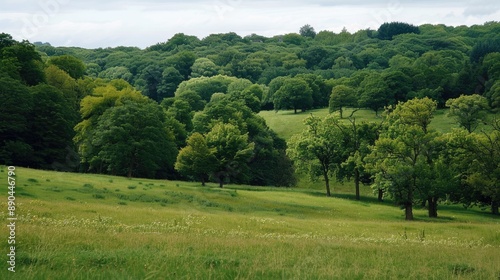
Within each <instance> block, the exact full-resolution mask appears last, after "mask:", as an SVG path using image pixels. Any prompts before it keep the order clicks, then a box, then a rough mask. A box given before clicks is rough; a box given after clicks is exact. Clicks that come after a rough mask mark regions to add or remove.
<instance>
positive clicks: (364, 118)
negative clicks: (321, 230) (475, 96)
mask: <svg viewBox="0 0 500 280" xmlns="http://www.w3.org/2000/svg"><path fill="white" fill-rule="evenodd" d="M351 112H352V109H350V108H347V109H345V111H344V121H346V122H347V119H346V118H347V117H348V116H349V115H350V114H351ZM447 113H448V110H447V109H441V110H437V111H436V112H435V113H434V118H433V119H432V122H431V124H430V127H431V128H433V129H436V130H438V131H441V132H444V133H446V132H451V130H452V129H453V128H457V127H458V125H457V124H456V123H455V121H454V120H453V119H451V118H450V117H448V116H447ZM311 114H312V115H315V116H318V117H325V116H327V115H328V108H323V109H315V110H310V111H307V112H300V113H297V114H294V113H293V111H278V112H276V111H262V112H260V113H259V115H260V116H261V117H263V118H264V119H265V120H266V123H267V124H268V126H269V127H270V128H271V129H273V130H274V131H276V133H277V134H278V135H280V136H281V137H283V138H285V139H287V140H288V139H290V137H291V136H292V135H294V134H297V133H300V132H301V131H302V130H303V129H304V127H305V126H304V124H303V121H304V119H305V118H307V117H308V116H310V115H311ZM333 114H336V115H337V116H338V113H333ZM353 116H354V117H355V118H356V121H357V122H373V121H375V122H380V121H382V117H380V116H376V115H375V112H374V111H372V110H367V109H362V110H359V111H357V112H355V113H354V115H353ZM482 128H484V126H483V125H481V126H479V127H478V130H480V129H482Z"/></svg>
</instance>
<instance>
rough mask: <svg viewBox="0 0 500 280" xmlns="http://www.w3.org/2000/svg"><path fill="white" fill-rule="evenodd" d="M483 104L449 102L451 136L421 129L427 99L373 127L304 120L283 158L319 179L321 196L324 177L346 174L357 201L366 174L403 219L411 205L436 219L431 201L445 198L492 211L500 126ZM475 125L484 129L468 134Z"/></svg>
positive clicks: (497, 188) (498, 196)
mask: <svg viewBox="0 0 500 280" xmlns="http://www.w3.org/2000/svg"><path fill="white" fill-rule="evenodd" d="M486 103H487V102H486V98H484V97H482V96H479V95H472V96H461V97H459V98H457V99H450V100H449V101H448V102H447V104H448V105H449V106H450V107H452V109H451V110H450V111H449V115H450V116H451V117H454V118H456V121H457V123H458V124H459V125H460V129H455V130H453V131H452V132H451V133H441V132H438V131H436V130H433V129H430V128H429V124H430V122H431V120H432V118H433V116H434V113H435V110H436V109H437V102H436V101H434V100H431V99H430V98H428V97H425V98H421V99H419V98H415V99H412V100H409V101H407V102H400V103H398V104H397V105H396V106H393V107H387V108H386V111H385V115H384V120H383V121H382V122H381V123H375V122H372V123H362V124H356V118H355V117H353V116H351V117H350V118H349V122H346V121H345V120H342V119H340V118H338V117H337V116H334V115H330V116H328V117H326V118H325V119H320V118H317V117H314V116H311V117H309V118H307V119H306V120H305V125H306V129H305V130H304V131H303V132H302V133H301V134H298V135H295V136H293V137H292V139H291V140H290V142H289V148H288V153H289V155H290V157H291V158H292V159H293V160H294V161H295V164H296V166H297V169H298V170H299V171H305V172H306V173H307V174H309V175H311V177H312V178H315V177H322V178H323V179H324V181H325V187H326V194H327V196H330V193H331V190H330V183H329V182H330V178H335V177H336V178H337V179H338V180H342V179H343V178H346V177H348V178H349V177H353V178H354V181H355V183H356V198H357V199H359V182H360V181H361V179H362V178H366V175H368V176H367V177H371V178H373V181H372V183H373V184H372V186H373V188H374V190H375V191H376V192H378V193H379V199H380V200H381V199H382V198H383V196H384V195H388V196H390V197H391V198H392V199H393V201H394V202H395V203H396V204H397V205H400V206H401V207H403V208H404V209H405V217H406V219H407V220H412V219H413V206H414V205H415V204H418V205H427V208H428V211H429V217H437V209H438V208H437V207H438V202H439V201H445V200H448V201H449V202H456V203H458V202H460V203H463V204H464V205H466V206H469V205H472V204H479V205H488V206H489V207H490V208H491V212H492V213H493V214H498V208H499V205H500V181H499V180H500V176H499V175H500V157H499V153H500V141H499V140H500V139H499V136H500V123H499V121H498V120H497V119H487V118H486V115H485V114H484V113H485V112H486V110H487V109H488V108H487V105H486ZM478 122H487V123H488V124H489V126H488V127H489V128H488V131H481V132H480V133H475V132H473V131H474V128H475V126H476V124H477V123H478Z"/></svg>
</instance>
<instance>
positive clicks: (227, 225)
mask: <svg viewBox="0 0 500 280" xmlns="http://www.w3.org/2000/svg"><path fill="white" fill-rule="evenodd" d="M1 170H3V172H0V182H6V181H7V179H6V172H5V170H6V169H5V167H2V168H1ZM17 174H18V176H17V184H18V188H17V191H18V193H17V200H16V201H17V202H18V205H17V206H18V209H17V214H18V218H19V220H18V224H17V225H18V227H17V242H18V244H17V267H16V270H17V272H16V273H15V274H11V273H8V271H7V266H6V262H3V263H4V265H3V266H4V268H2V272H1V277H0V278H2V279H10V278H12V279H402V278H407V279H408V278H411V279H454V278H461V279H473V278H476V279H498V277H499V276H500V267H499V266H498V263H500V255H499V254H498V252H499V249H500V224H499V222H500V220H499V219H498V218H496V217H492V216H490V215H489V214H487V213H485V212H482V211H480V210H479V209H473V210H465V209H463V208H462V207H461V206H454V205H449V206H440V209H439V210H440V211H439V215H440V218H438V219H437V220H432V219H429V218H426V211H425V210H417V211H416V218H417V221H415V222H405V221H404V220H403V215H402V214H403V213H402V211H400V210H399V209H398V208H396V207H394V206H392V205H391V204H390V203H389V202H386V203H378V202H375V201H374V200H373V199H372V197H369V191H368V190H365V192H364V194H365V196H363V201H360V202H357V201H353V200H351V199H350V198H351V197H352V196H351V195H350V194H349V192H350V189H351V186H347V185H346V186H341V185H339V186H336V188H337V192H336V197H334V198H326V197H324V195H323V192H320V191H316V190H314V189H309V190H307V189H305V190H304V189H276V188H258V187H249V186H228V188H227V189H222V190H221V189H219V188H217V187H216V186H215V185H210V186H209V187H201V186H199V184H197V183H186V182H169V181H156V180H146V179H130V180H129V179H127V178H120V177H111V176H102V175H88V174H72V173H59V172H46V171H39V170H32V169H25V168H17ZM4 185H5V184H4ZM6 201H7V198H6V192H2V193H1V194H0V208H1V211H0V213H1V216H2V217H3V219H2V220H3V221H6V220H5V218H6V215H7V212H6V208H7V204H6ZM0 235H1V236H3V237H2V238H5V237H6V236H7V230H6V227H1V230H0ZM5 240H6V239H5ZM2 251H3V252H6V251H7V244H6V242H3V243H2ZM4 256H5V254H4ZM5 258H6V256H5ZM4 275H5V277H4ZM6 277H9V278H6Z"/></svg>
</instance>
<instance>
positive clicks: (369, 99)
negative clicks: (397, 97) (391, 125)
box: [358, 72, 392, 115]
mask: <svg viewBox="0 0 500 280" xmlns="http://www.w3.org/2000/svg"><path fill="white" fill-rule="evenodd" d="M359 87H360V96H359V101H358V102H359V106H360V107H365V108H369V109H372V110H373V111H375V114H377V115H378V111H379V110H380V109H382V108H384V107H385V106H388V105H389V104H390V103H391V101H392V99H391V97H390V96H389V87H388V85H387V83H386V82H385V81H384V79H383V78H382V76H381V74H379V73H377V72H373V73H370V74H369V75H367V76H366V77H365V78H364V79H363V81H362V82H361V84H360V86H359Z"/></svg>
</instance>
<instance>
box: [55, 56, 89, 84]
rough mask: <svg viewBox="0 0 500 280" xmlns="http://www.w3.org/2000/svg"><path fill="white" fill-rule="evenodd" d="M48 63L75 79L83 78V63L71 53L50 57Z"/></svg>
mask: <svg viewBox="0 0 500 280" xmlns="http://www.w3.org/2000/svg"><path fill="white" fill-rule="evenodd" d="M48 63H49V65H55V66H57V67H58V68H59V69H62V70H63V71H64V72H66V73H68V74H69V75H70V76H71V77H72V78H73V79H75V80H76V79H80V78H83V75H85V64H84V63H83V62H82V61H81V60H80V59H78V58H76V57H74V56H71V55H61V56H54V57H51V58H50V60H49V62H48Z"/></svg>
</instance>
